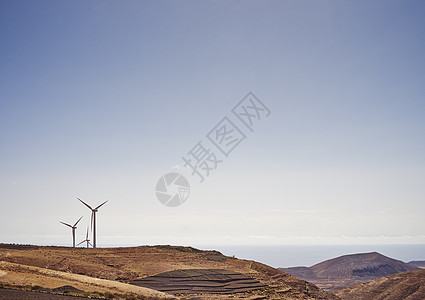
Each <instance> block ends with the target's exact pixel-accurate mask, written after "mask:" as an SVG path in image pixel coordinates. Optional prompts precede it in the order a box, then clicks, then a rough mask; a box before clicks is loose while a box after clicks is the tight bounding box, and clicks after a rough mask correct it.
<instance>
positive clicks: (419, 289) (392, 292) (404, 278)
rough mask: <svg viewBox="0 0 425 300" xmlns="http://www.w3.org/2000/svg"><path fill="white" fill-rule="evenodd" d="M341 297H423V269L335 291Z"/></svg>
mask: <svg viewBox="0 0 425 300" xmlns="http://www.w3.org/2000/svg"><path fill="white" fill-rule="evenodd" d="M334 293H335V294H336V295H338V296H339V297H341V298H342V299H347V300H351V299H357V300H369V299H381V300H399V299H406V300H407V299H411V300H416V299H425V270H418V271H411V272H405V273H397V274H393V275H390V276H386V277H382V278H379V279H375V280H373V281H369V282H364V283H362V284H359V285H355V286H351V287H348V288H345V289H343V290H339V291H335V292H334Z"/></svg>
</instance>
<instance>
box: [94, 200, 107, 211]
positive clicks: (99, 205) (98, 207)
mask: <svg viewBox="0 0 425 300" xmlns="http://www.w3.org/2000/svg"><path fill="white" fill-rule="evenodd" d="M108 201H109V200H106V201H105V202H103V203H102V204H101V205H99V206H98V207H96V208H95V209H98V208H100V207H101V206H102V205H103V204H105V203H106V202H108Z"/></svg>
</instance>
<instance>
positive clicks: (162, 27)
mask: <svg viewBox="0 0 425 300" xmlns="http://www.w3.org/2000/svg"><path fill="white" fill-rule="evenodd" d="M0 36H1V42H0V141H1V147H0V149H1V150H0V201H1V211H0V214H1V218H0V242H9V243H11V242H17V243H36V244H55V245H70V244H71V232H70V230H68V229H69V228H66V227H65V226H63V225H61V224H60V223H59V221H64V222H67V223H73V222H75V221H76V220H77V219H78V218H79V217H80V216H84V218H83V220H82V221H81V222H80V224H79V228H78V229H77V236H78V237H77V239H80V240H83V239H84V235H85V227H86V226H87V225H88V223H89V218H90V215H89V211H88V209H87V208H85V207H84V206H83V205H82V204H81V203H79V202H78V201H77V200H76V197H80V198H81V199H83V200H85V201H87V202H88V203H89V204H91V205H97V204H100V203H101V202H103V201H105V200H109V202H108V203H107V204H106V205H105V206H103V207H102V208H101V210H100V211H99V215H98V244H99V245H141V244H160V243H165V244H184V245H202V244H209V245H211V244H217V245H219V244H227V245H229V244H251V245H252V244H255V245H277V244H329V243H336V244H346V243H425V232H424V228H425V184H424V179H425V55H424V53H425V2H424V1H419V0H418V1H401V0H400V1H369V0H368V1H1V2H0ZM249 91H252V92H253V93H255V94H256V95H257V96H258V97H259V98H260V99H261V100H262V101H263V102H264V104H266V105H267V106H268V107H269V108H270V110H271V115H270V116H269V117H268V118H266V119H263V120H262V121H261V122H258V124H257V125H256V127H255V131H254V132H252V133H251V132H249V131H246V132H245V133H246V134H247V136H248V138H247V139H246V140H245V141H244V142H242V143H241V144H240V145H239V146H238V147H237V148H236V149H235V150H234V151H233V152H232V153H231V155H230V156H229V157H228V158H227V159H224V161H223V163H221V164H220V165H219V166H218V167H217V169H216V170H214V172H212V173H211V175H210V177H209V178H207V179H206V180H205V182H204V183H202V184H201V183H198V182H197V181H198V180H197V177H191V176H188V179H189V180H190V182H191V186H192V189H191V195H190V197H189V199H188V200H187V202H186V203H184V204H183V205H182V206H180V207H177V208H169V207H165V206H163V205H162V204H161V203H159V201H158V200H157V199H156V197H155V193H154V190H155V184H156V182H157V180H158V179H159V178H160V177H161V176H162V175H163V174H164V173H167V172H173V171H176V170H178V171H181V172H183V170H181V168H180V169H175V168H174V166H176V165H181V164H182V160H181V158H182V156H184V155H185V154H186V153H187V152H188V151H189V150H190V149H191V148H192V147H193V146H194V145H195V144H196V143H197V142H198V141H199V140H205V139H206V138H205V136H206V134H207V133H208V132H209V131H210V130H211V129H212V128H213V127H214V126H215V125H216V124H217V122H219V121H220V120H221V119H222V118H223V117H224V116H226V115H230V110H231V109H232V107H233V106H234V105H236V103H238V101H240V100H241V99H242V98H243V97H244V96H245V95H246V94H247V93H248V92H249ZM245 130H246V128H245Z"/></svg>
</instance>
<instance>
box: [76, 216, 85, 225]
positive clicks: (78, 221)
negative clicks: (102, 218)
mask: <svg viewBox="0 0 425 300" xmlns="http://www.w3.org/2000/svg"><path fill="white" fill-rule="evenodd" d="M82 218H83V216H81V218H79V219H78V221H77V222H76V223H75V224H74V227H75V226H77V224H78V222H80V220H81V219H82Z"/></svg>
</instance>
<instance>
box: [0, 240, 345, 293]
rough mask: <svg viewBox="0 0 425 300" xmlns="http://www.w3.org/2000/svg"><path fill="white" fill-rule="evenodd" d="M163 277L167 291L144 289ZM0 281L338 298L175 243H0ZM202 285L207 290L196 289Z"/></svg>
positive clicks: (100, 289)
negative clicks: (99, 245)
mask: <svg viewBox="0 0 425 300" xmlns="http://www.w3.org/2000/svg"><path fill="white" fill-rule="evenodd" d="M167 274H169V276H168V275H167ZM165 275H167V276H165ZM167 278H168V279H167ZM166 279H167V281H165V285H167V284H168V285H169V286H171V288H169V289H168V293H163V292H159V291H156V290H154V289H151V288H149V287H155V284H156V283H157V282H158V280H159V281H160V282H161V284H160V285H161V286H162V287H164V281H163V280H166ZM161 280H162V281H161ZM0 283H2V284H3V286H6V287H11V286H14V287H30V288H33V287H35V286H40V287H42V288H48V289H55V288H57V287H60V286H72V287H74V288H76V289H78V290H81V291H84V292H85V293H103V294H105V293H115V294H120V295H124V294H125V293H130V294H135V295H138V296H140V297H141V296H144V297H148V298H152V297H156V298H165V297H173V296H178V297H179V298H181V299H190V298H193V297H196V298H197V299H235V294H234V293H235V292H238V293H237V296H236V298H237V299H254V298H255V299H282V298H285V299H338V297H337V296H335V295H333V294H330V293H327V292H324V291H322V290H320V289H319V288H318V287H317V286H315V285H313V284H311V283H309V282H306V281H304V280H300V279H298V278H296V277H294V276H292V275H289V274H287V273H284V272H282V271H279V270H277V269H274V268H272V267H269V266H267V265H264V264H261V263H258V262H255V261H250V260H240V259H236V258H233V257H226V256H224V255H222V254H221V253H220V252H217V251H201V250H198V249H195V248H191V247H180V246H140V247H126V248H96V249H87V248H67V247H41V246H20V245H4V244H3V245H2V244H0ZM214 285H216V287H214ZM189 286H190V288H188V287H189ZM202 286H203V287H208V288H209V289H210V290H198V291H199V292H197V291H196V289H198V288H199V287H201V288H202ZM232 289H233V290H232ZM201 291H202V292H201ZM182 292H184V294H182V295H181V294H180V293H182Z"/></svg>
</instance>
